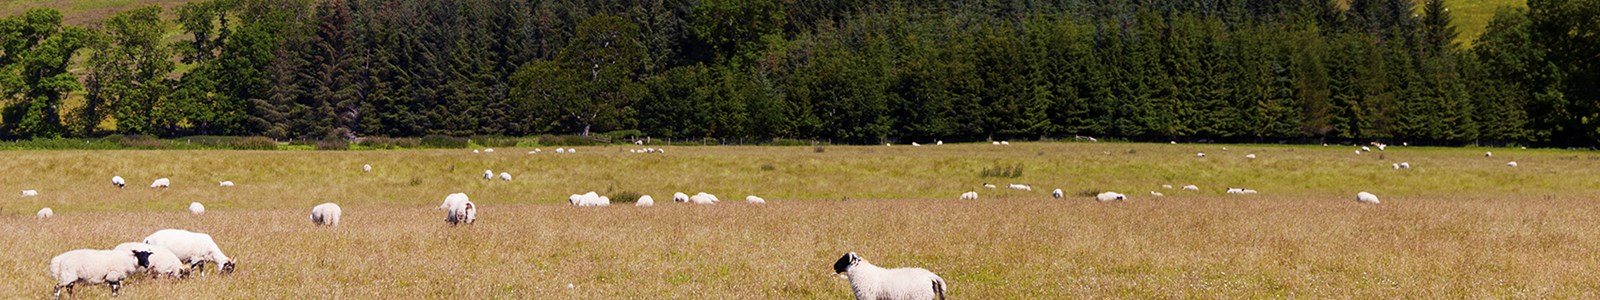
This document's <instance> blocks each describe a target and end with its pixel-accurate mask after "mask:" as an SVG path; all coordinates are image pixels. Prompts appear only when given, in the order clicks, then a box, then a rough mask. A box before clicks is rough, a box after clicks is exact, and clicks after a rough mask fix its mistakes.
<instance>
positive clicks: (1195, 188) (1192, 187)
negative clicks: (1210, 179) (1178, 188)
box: [1183, 184, 1200, 191]
mask: <svg viewBox="0 0 1600 300" xmlns="http://www.w3.org/2000/svg"><path fill="white" fill-rule="evenodd" d="M1183 190H1185V191H1199V190H1200V187H1198V186H1194V185H1193V184H1191V185H1185V186H1183Z"/></svg>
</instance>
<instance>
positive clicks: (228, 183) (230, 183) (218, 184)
mask: <svg viewBox="0 0 1600 300" xmlns="http://www.w3.org/2000/svg"><path fill="white" fill-rule="evenodd" d="M217 186H220V187H230V186H233V182H232V181H223V182H218V183H217Z"/></svg>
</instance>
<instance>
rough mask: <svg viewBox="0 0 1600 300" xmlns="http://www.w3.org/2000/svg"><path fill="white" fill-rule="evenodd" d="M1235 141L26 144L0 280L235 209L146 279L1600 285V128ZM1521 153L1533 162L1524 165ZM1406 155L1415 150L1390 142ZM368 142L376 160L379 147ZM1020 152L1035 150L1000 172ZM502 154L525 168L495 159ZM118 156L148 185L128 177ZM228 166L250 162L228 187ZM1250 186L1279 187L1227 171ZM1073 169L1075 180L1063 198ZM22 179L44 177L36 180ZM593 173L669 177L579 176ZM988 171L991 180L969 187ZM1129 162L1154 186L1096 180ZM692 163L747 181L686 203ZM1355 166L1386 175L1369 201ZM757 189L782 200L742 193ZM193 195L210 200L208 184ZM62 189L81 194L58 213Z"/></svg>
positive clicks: (509, 290) (225, 294)
mask: <svg viewBox="0 0 1600 300" xmlns="http://www.w3.org/2000/svg"><path fill="white" fill-rule="evenodd" d="M1221 146H1222V145H1198V144H1182V145H1165V144H1121V143H1095V144H1086V143H1019V144H1017V145H1012V146H991V145H945V146H925V147H908V146H894V147H884V146H857V147H833V146H830V147H827V148H825V151H824V152H821V153H818V152H816V151H814V149H813V148H811V147H668V148H667V153H665V154H651V155H643V154H631V153H628V152H627V150H626V149H629V148H626V147H585V148H580V151H579V153H577V154H568V155H555V154H552V153H550V152H549V151H546V152H545V153H543V154H537V155H527V154H523V152H526V151H527V149H498V150H499V151H498V153H494V154H472V153H471V152H470V151H465V150H415V151H346V152H318V151H260V152H255V151H6V152H0V155H4V156H5V157H6V159H3V160H0V170H8V171H10V172H9V174H7V175H6V176H0V191H6V192H8V193H12V194H11V195H12V196H0V197H10V198H6V199H8V200H6V201H0V219H3V220H0V226H3V228H0V241H5V243H3V244H0V251H4V252H5V253H9V254H10V255H7V256H3V257H0V274H3V275H0V276H3V277H0V279H4V281H3V283H0V298H8V299H9V298H42V297H46V296H48V292H49V291H50V287H51V285H52V284H53V282H52V280H51V279H50V278H49V276H48V274H47V272H46V269H47V265H48V262H49V259H50V257H52V256H54V255H56V254H59V253H61V252H65V251H67V250H71V249H77V248H110V247H111V246H114V245H116V244H117V243H120V242H125V241H135V240H138V239H142V238H143V237H144V236H145V235H148V234H150V233H151V232H154V231H155V230H158V229H162V228H184V229H191V230H195V231H201V232H208V233H211V234H212V235H213V236H215V237H216V238H217V240H218V243H219V244H221V246H222V247H223V249H224V250H225V251H227V253H228V254H229V255H230V256H232V257H234V258H236V259H237V260H238V261H239V270H238V271H237V272H236V273H233V274H229V275H216V274H214V273H213V274H208V275H207V276H204V277H199V278H194V279H187V280H184V281H181V282H177V283H170V282H165V281H158V280H148V279H145V280H137V281H135V282H132V283H131V284H129V285H128V286H127V287H125V289H124V294H123V297H124V298H128V299H155V298H171V297H172V296H180V297H183V298H199V299H216V298H227V299H238V298H326V297H329V296H333V297H336V298H375V297H379V296H383V297H398V298H446V297H451V298H455V297H467V298H474V299H481V298H518V299H525V298H580V299H589V298H611V299H641V298H645V299H658V298H668V299H748V298H758V299H761V298H768V299H796V298H800V299H804V298H822V299H840V298H848V297H849V294H848V293H849V287H848V283H847V282H846V281H845V280H843V279H840V278H839V277H838V276H835V275H833V274H831V273H832V270H831V265H832V263H833V261H834V260H835V259H837V258H838V257H839V256H840V255H842V254H843V253H845V252H848V251H855V252H857V253H860V254H861V255H863V256H864V257H865V258H866V259H867V260H869V261H871V262H873V263H874V264H877V265H880V266H885V267H902V266H914V267H923V268H927V269H929V270H931V271H933V272H935V273H938V274H940V275H941V276H942V277H944V278H945V279H946V280H947V281H948V282H949V286H950V294H951V296H952V297H953V298H957V299H1015V298H1024V299H1061V298H1106V297H1111V298H1283V297H1289V298H1550V297H1554V298H1593V297H1596V296H1597V295H1595V294H1594V291H1596V290H1600V272H1597V271H1600V254H1597V253H1600V252H1595V251H1593V249H1600V238H1597V236H1596V233H1597V230H1596V226H1597V225H1600V205H1597V204H1600V202H1597V200H1596V199H1597V198H1596V196H1600V176H1597V175H1600V153H1593V152H1574V151H1557V150H1515V149H1482V148H1479V149H1458V148H1411V147H1392V148H1390V149H1389V150H1388V151H1385V152H1383V153H1373V154H1365V155H1356V154H1354V153H1352V150H1353V149H1354V148H1353V147H1348V146H1329V147H1319V146H1276V145H1227V146H1228V147H1229V148H1231V151H1222V150H1221V149H1220V147H1221ZM547 150H548V149H547ZM1484 151H1494V152H1495V156H1494V157H1493V158H1485V157H1483V152H1484ZM1196 152H1206V153H1207V154H1208V155H1209V156H1208V157H1206V158H1195V157H1194V153H1196ZM1247 153H1255V154H1257V155H1259V156H1260V159H1256V160H1247V159H1245V158H1244V157H1243V156H1244V155H1245V154H1247ZM1513 160H1514V161H1517V162H1518V163H1519V164H1520V167H1516V168H1512V167H1507V166H1506V165H1505V163H1506V162H1507V161H1513ZM1401 161H1405V162H1410V163H1411V164H1412V165H1413V169H1410V170H1393V169H1391V168H1390V164H1391V163H1395V162H1401ZM364 163H370V164H372V165H373V166H374V168H375V170H374V172H372V173H362V172H360V170H359V169H360V166H361V164H364ZM1019 164H1020V165H1022V166H1023V172H1022V175H1021V176H1020V177H1017V178H983V177H980V176H979V174H980V173H981V172H982V170H983V169H984V168H993V167H998V166H1015V165H1019ZM484 169H493V170H494V171H495V172H496V173H498V172H501V171H506V172H510V173H512V174H513V175H515V176H516V177H517V180H516V181H512V182H499V181H493V182H491V181H484V180H482V179H480V178H479V176H480V174H481V173H482V172H483V170H484ZM112 175H120V176H123V177H126V178H128V179H129V181H130V187H129V188H128V189H126V190H118V189H115V188H113V187H111V186H110V184H109V183H108V181H109V179H108V178H109V177H111V176H112ZM156 177H171V178H172V179H173V188H171V189H168V190H150V189H146V188H143V186H145V185H147V184H148V183H149V182H150V180H152V179H154V178H156ZM221 180H231V181H234V182H235V183H237V184H238V186H236V187H231V188H221V187H217V186H216V182H218V181H221ZM984 182H990V183H996V184H999V185H1001V186H1002V187H1003V186H1004V185H1005V184H1008V183H1026V184H1031V185H1033V186H1034V187H1035V190H1034V191H1032V192H1023V191H1014V190H1006V189H1003V188H1002V189H999V190H990V189H985V188H982V187H979V185H980V184H982V183H984ZM1161 184H1172V185H1179V186H1181V185H1186V184H1195V185H1199V186H1200V187H1201V188H1202V189H1203V190H1202V191H1200V192H1183V191H1178V190H1165V189H1161V188H1160V187H1159V185H1161ZM1226 187H1243V188H1252V189H1256V190H1260V191H1261V194H1259V195H1247V196H1241V195H1224V194H1223V193H1222V190H1223V189H1224V188H1226ZM1054 188H1061V189H1063V190H1065V191H1067V194H1068V196H1069V198H1068V199H1063V200H1054V199H1050V197H1049V193H1050V192H1049V190H1050V189H1054ZM23 189H37V190H39V192H40V195H39V196H37V197H27V198H22V197H18V196H16V194H15V193H16V192H15V191H19V190H23ZM590 190H594V191H598V192H601V193H602V194H616V193H620V192H637V193H645V194H650V195H652V196H655V198H657V199H658V200H657V205H656V206H655V207H651V208H636V207H632V206H631V205H629V204H627V203H618V204H617V205H614V206H612V207H604V208H577V207H570V206H567V205H566V203H564V201H565V199H566V196H567V195H568V194H573V193H583V192H587V191H590ZM969 190H977V191H978V192H979V193H980V194H981V200H979V201H958V200H955V198H956V195H958V194H959V193H961V192H965V191H969ZM1105 190H1111V191H1119V192H1122V193H1126V194H1129V195H1130V198H1131V199H1130V200H1128V201H1126V202H1122V203H1097V202H1095V201H1093V200H1091V198H1090V197H1088V196H1086V195H1088V194H1090V193H1092V192H1097V191H1105ZM1152 190H1157V191H1162V192H1164V193H1166V194H1167V196H1166V197H1160V198H1155V197H1151V196H1149V195H1148V192H1149V191H1152ZM675 191H681V192H685V193H689V194H693V193H695V192H699V191H705V192H709V193H713V194H717V195H719V196H720V197H721V198H722V199H724V203H722V204H718V205H714V206H691V205H685V204H676V203H670V200H668V199H670V197H671V194H672V192H675ZM1359 191H1370V192H1373V193H1375V194H1377V195H1378V196H1380V197H1382V198H1383V201H1384V203H1383V204H1381V205H1358V204H1356V203H1355V202H1354V201H1353V197H1354V195H1355V193H1356V192H1359ZM452 192H465V193H467V194H468V195H470V196H471V197H472V198H473V201H474V202H476V203H478V204H479V205H480V207H481V211H480V213H479V221H478V223H477V224H476V225H471V226H458V227H451V226H449V225H446V224H445V223H444V222H443V220H442V219H443V216H442V212H440V211H438V210H435V207H437V206H438V203H439V202H440V201H441V200H442V199H443V198H444V196H445V195H446V194H449V193H452ZM749 194H755V195H760V196H762V197H764V198H766V199H767V200H768V201H769V203H770V204H768V205H764V206H763V205H749V204H745V203H743V201H738V199H741V198H743V196H744V195H749ZM191 201H199V202H202V203H205V204H206V206H207V208H208V212H207V214H205V215H202V216H193V215H189V214H188V213H187V212H185V211H184V207H186V205H187V203H189V202H191ZM322 202H337V203H339V204H340V205H342V206H344V210H345V216H344V218H343V219H344V220H343V225H342V226H340V227H337V228H315V227H313V226H311V224H310V222H309V221H308V220H307V214H308V211H309V210H310V208H311V206H313V205H315V204H317V203H322ZM44 206H49V207H52V208H53V209H54V210H55V211H56V215H57V217H55V218H52V219H47V220H38V219H36V218H34V217H33V212H34V211H36V210H38V209H39V208H40V207H44ZM212 270H213V272H214V268H213V269H212ZM568 284H572V285H573V288H570V289H569V288H568V287H567V286H568ZM108 293H109V291H108V289H106V288H105V287H104V286H92V287H80V288H79V289H78V290H77V295H78V296H80V297H82V296H87V297H89V298H101V297H105V296H107V295H108Z"/></svg>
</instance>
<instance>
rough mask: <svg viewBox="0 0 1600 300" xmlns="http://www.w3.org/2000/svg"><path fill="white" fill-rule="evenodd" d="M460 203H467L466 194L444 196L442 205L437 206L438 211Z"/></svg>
mask: <svg viewBox="0 0 1600 300" xmlns="http://www.w3.org/2000/svg"><path fill="white" fill-rule="evenodd" d="M462 202H467V194H466V193H454V194H450V195H448V196H444V203H440V204H439V209H450V206H454V205H456V204H458V203H462Z"/></svg>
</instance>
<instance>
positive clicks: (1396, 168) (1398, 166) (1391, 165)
mask: <svg viewBox="0 0 1600 300" xmlns="http://www.w3.org/2000/svg"><path fill="white" fill-rule="evenodd" d="M1389 167H1392V168H1394V169H1395V170H1399V169H1400V164H1389Z"/></svg>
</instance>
